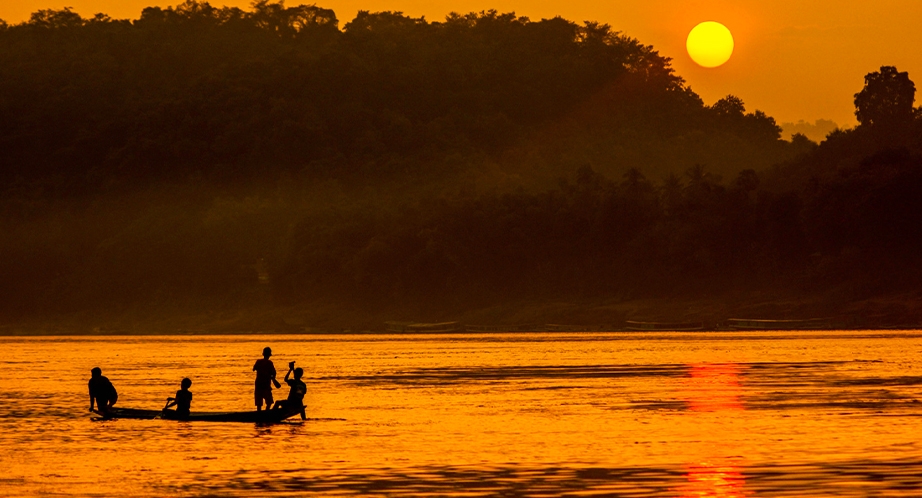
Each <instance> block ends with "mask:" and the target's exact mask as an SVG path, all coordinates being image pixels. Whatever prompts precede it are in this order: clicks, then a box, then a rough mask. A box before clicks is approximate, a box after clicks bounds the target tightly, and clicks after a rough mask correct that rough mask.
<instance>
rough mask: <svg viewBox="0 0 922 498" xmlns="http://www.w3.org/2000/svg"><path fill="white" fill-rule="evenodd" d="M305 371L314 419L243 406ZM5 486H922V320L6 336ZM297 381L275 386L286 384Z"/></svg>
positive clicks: (0, 417)
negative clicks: (828, 325)
mask: <svg viewBox="0 0 922 498" xmlns="http://www.w3.org/2000/svg"><path fill="white" fill-rule="evenodd" d="M264 346H271V347H272V349H273V351H274V352H275V355H274V356H273V360H274V361H275V364H276V368H277V369H278V370H279V371H280V375H282V374H284V370H285V369H286V368H285V366H286V365H287V363H288V362H289V361H291V360H295V361H297V364H298V366H301V367H303V368H304V370H305V380H306V381H307V385H308V395H307V397H306V398H305V400H306V403H307V406H308V408H307V416H308V417H309V419H308V420H307V421H306V422H301V421H300V420H297V419H295V420H293V421H291V422H289V423H284V424H278V425H268V426H258V425H254V424H240V423H208V422H176V421H169V420H108V421H100V420H95V419H94V418H95V417H93V416H92V414H91V413H89V412H88V408H89V399H88V394H87V391H86V383H87V380H88V379H89V374H90V369H91V368H92V367H94V366H99V367H101V368H102V369H103V375H106V376H107V377H109V379H110V380H111V381H112V382H113V383H114V384H115V386H116V387H117V389H118V391H119V400H118V405H117V406H121V407H132V408H146V409H160V408H161V407H162V406H163V403H164V400H165V398H166V397H167V396H172V395H173V394H174V393H175V391H176V390H177V389H178V388H179V381H180V380H181V379H182V378H183V377H189V378H191V379H192V380H193V385H192V388H191V391H192V392H193V394H194V399H193V406H192V410H193V411H231V410H250V409H253V406H252V405H253V401H252V398H253V393H252V386H253V376H254V374H253V372H252V366H253V363H254V361H255V360H256V359H257V358H259V357H260V352H261V351H262V348H263V347H264ZM0 348H2V350H3V352H4V354H3V356H2V357H0V393H2V394H0V396H2V398H3V399H2V403H0V495H3V496H37V495H40V496H303V495H311V494H316V495H324V494H327V495H333V494H336V495H361V496H562V495H565V496H626V497H635V496H636V497H640V496H643V497H660V496H664V497H665V496H670V497H688V498H691V497H743V496H791V497H794V496H796V497H802V496H856V497H857V496H922V443H920V441H919V438H920V435H922V430H920V429H922V403H920V401H922V332H919V331H862V332H809V333H804V332H797V333H793V332H759V333H740V332H724V333H657V334H651V333H636V334H635V333H571V334H559V333H557V334H460V335H402V336H394V335H390V336H388V335H322V336H321V335H310V336H290V335H286V336H163V337H40V338H22V337H7V338H0ZM286 394H287V387H284V386H283V389H282V390H280V391H277V393H276V398H277V399H282V398H284V397H285V396H286Z"/></svg>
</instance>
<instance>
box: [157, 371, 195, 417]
mask: <svg viewBox="0 0 922 498" xmlns="http://www.w3.org/2000/svg"><path fill="white" fill-rule="evenodd" d="M190 387H192V379H190V378H188V377H186V378H185V379H183V380H182V382H181V383H180V384H179V388H180V389H179V390H178V391H176V397H175V398H167V399H166V406H164V407H163V410H164V411H166V409H167V408H169V407H171V406H175V407H176V416H177V417H178V418H180V419H184V418H189V410H191V409H192V392H190V391H189V388H190ZM161 414H162V412H161Z"/></svg>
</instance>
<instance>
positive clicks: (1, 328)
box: [0, 292, 922, 335]
mask: <svg viewBox="0 0 922 498" xmlns="http://www.w3.org/2000/svg"><path fill="white" fill-rule="evenodd" d="M832 297H834V296H828V295H809V296H790V295H788V296H783V295H777V294H768V293H750V294H731V293H728V294H727V295H723V296H714V297H710V298H700V299H692V298H675V299H633V300H623V299H617V298H599V299H582V300H580V299H570V300H563V299H561V300H523V301H512V302H508V303H502V304H497V305H493V306H486V307H473V308H469V309H464V308H456V309H452V308H451V307H448V306H445V307H443V308H442V309H421V308H416V309H414V308H412V307H404V308H399V309H395V308H372V307H368V308H360V307H354V306H346V305H342V304H339V303H321V302H315V303H305V304H299V305H291V306H276V305H271V304H270V303H267V302H263V303H260V304H258V305H253V306H250V307H232V308H223V307H220V306H218V305H216V304H215V303H210V304H209V303H205V304H199V305H186V306H159V307H150V308H132V309H128V310H121V311H118V312H110V313H101V312H92V313H91V312H76V313H71V314H67V315H58V316H50V317H47V318H43V319H27V320H12V319H7V320H4V321H2V322H0V335H124V334H129V335H130V334H139V335H150V334H237V333H242V334H252V333H267V334H269V333H271V334H285V333H298V334H303V333H383V332H386V331H387V327H386V324H385V323H386V322H408V323H440V322H456V323H457V324H459V325H460V326H461V329H460V330H463V327H465V326H470V328H471V329H478V328H479V329H481V330H483V329H488V330H492V331H503V330H517V331H528V330H535V331H542V330H556V331H568V330H572V331H582V330H594V331H617V330H626V328H627V327H626V322H627V321H629V320H631V321H645V322H700V323H701V325H702V327H703V329H705V330H718V329H723V328H725V327H726V323H727V320H728V319H733V318H736V319H740V318H742V319H762V320H803V319H811V318H824V319H827V320H828V322H829V324H830V327H831V328H841V329H895V328H906V329H912V328H919V327H922V294H920V293H917V292H915V293H900V294H892V295H887V296H879V297H874V298H868V299H855V300H850V301H846V302H837V301H835V300H834V299H832Z"/></svg>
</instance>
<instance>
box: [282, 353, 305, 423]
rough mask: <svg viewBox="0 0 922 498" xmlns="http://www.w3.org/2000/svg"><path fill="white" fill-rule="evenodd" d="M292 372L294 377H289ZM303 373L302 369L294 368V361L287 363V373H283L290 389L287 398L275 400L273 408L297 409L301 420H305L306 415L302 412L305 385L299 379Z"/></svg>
mask: <svg viewBox="0 0 922 498" xmlns="http://www.w3.org/2000/svg"><path fill="white" fill-rule="evenodd" d="M292 373H294V375H295V378H294V379H289V377H290V376H291V374H292ZM303 375H304V370H303V369H301V368H295V362H291V363H289V364H288V373H286V374H285V383H286V384H288V387H290V388H291V389H290V390H289V391H288V399H286V400H282V401H279V402H277V403H276V404H275V409H276V410H290V411H295V410H298V411H300V412H301V420H307V416H306V415H305V414H304V395H305V394H307V385H306V384H304V382H303V381H302V380H301V376H303Z"/></svg>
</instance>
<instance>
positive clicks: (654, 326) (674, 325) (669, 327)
mask: <svg viewBox="0 0 922 498" xmlns="http://www.w3.org/2000/svg"><path fill="white" fill-rule="evenodd" d="M625 328H627V329H628V330H648V331H662V332H670V331H672V332H675V331H683V330H703V329H704V324H703V323H701V322H637V321H634V320H628V321H626V322H625Z"/></svg>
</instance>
